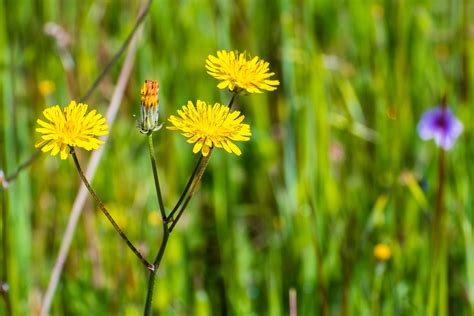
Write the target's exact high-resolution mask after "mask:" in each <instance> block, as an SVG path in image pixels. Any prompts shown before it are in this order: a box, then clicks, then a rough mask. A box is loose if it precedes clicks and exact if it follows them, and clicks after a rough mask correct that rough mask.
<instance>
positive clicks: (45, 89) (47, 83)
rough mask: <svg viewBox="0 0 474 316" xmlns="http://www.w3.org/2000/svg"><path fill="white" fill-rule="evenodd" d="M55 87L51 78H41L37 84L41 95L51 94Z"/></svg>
mask: <svg viewBox="0 0 474 316" xmlns="http://www.w3.org/2000/svg"><path fill="white" fill-rule="evenodd" d="M55 89H56V86H55V85H54V82H52V81H51V80H41V81H40V83H39V84H38V90H39V92H40V94H41V95H42V96H43V97H47V96H49V95H51V94H52V93H53V92H54V90H55Z"/></svg>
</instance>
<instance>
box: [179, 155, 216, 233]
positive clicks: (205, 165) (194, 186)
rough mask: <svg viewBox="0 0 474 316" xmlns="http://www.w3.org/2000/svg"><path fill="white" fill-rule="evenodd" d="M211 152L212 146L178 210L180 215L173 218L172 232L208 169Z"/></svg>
mask: <svg viewBox="0 0 474 316" xmlns="http://www.w3.org/2000/svg"><path fill="white" fill-rule="evenodd" d="M211 154H212V148H211V150H210V151H209V154H208V155H207V157H204V161H203V163H202V166H201V169H200V170H199V173H198V175H197V177H196V180H195V181H194V183H193V185H192V187H191V190H190V191H189V194H188V196H187V197H186V200H185V201H184V203H183V206H182V207H181V209H180V210H179V212H178V215H177V216H176V219H174V220H173V222H172V223H171V226H170V233H171V232H172V231H173V229H174V227H175V226H176V224H177V223H178V221H179V218H180V217H181V215H183V212H184V210H185V209H186V206H188V203H189V201H190V200H191V198H192V196H193V194H194V191H195V190H196V188H197V185H198V184H199V181H200V180H201V178H202V176H203V174H204V171H205V170H206V167H207V165H208V163H209V159H210V158H211Z"/></svg>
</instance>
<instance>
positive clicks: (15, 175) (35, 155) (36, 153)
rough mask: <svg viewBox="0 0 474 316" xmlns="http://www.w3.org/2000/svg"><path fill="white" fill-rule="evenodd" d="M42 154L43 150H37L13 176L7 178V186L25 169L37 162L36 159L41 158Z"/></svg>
mask: <svg viewBox="0 0 474 316" xmlns="http://www.w3.org/2000/svg"><path fill="white" fill-rule="evenodd" d="M40 153H41V149H37V150H36V151H35V152H34V153H33V154H32V155H31V156H30V157H28V158H27V159H26V160H25V161H24V162H22V163H21V164H20V165H19V166H18V167H17V168H16V170H15V171H14V172H13V173H12V174H11V175H9V176H7V177H5V181H6V182H7V184H8V183H9V182H11V181H13V180H15V178H16V177H18V175H19V174H20V172H21V171H22V170H23V169H25V168H27V167H28V166H29V165H31V164H32V163H33V161H35V160H36V158H38V157H39V155H40Z"/></svg>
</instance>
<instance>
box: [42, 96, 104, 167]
mask: <svg viewBox="0 0 474 316" xmlns="http://www.w3.org/2000/svg"><path fill="white" fill-rule="evenodd" d="M86 112H87V104H83V103H79V104H77V103H76V101H71V103H69V105H68V106H67V107H65V108H64V110H61V108H60V107H59V106H58V105H55V106H52V107H49V108H47V109H46V110H44V111H43V115H44V116H45V117H46V119H47V120H48V121H49V122H50V123H47V122H45V121H43V120H40V119H38V120H37V121H36V122H37V123H38V124H39V125H40V127H38V128H36V131H37V132H38V133H40V134H42V135H41V138H42V140H41V141H39V142H38V143H36V144H35V147H36V148H41V150H42V151H43V152H48V151H51V156H56V155H57V154H58V153H61V159H66V158H67V157H68V154H69V146H72V147H76V146H77V147H82V148H84V149H86V150H92V149H98V148H99V145H100V144H103V143H104V142H103V141H101V140H99V139H98V138H97V136H102V135H106V134H108V131H107V128H108V126H107V125H106V124H105V118H104V117H102V114H99V113H97V112H96V110H92V111H90V112H89V113H88V114H87V115H86Z"/></svg>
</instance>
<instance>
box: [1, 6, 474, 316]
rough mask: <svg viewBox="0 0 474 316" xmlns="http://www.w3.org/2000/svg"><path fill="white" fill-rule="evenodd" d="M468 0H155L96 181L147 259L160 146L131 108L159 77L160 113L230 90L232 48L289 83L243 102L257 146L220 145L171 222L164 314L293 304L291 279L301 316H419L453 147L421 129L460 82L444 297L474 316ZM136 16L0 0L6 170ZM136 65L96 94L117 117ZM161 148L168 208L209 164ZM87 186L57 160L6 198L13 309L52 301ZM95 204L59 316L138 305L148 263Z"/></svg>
mask: <svg viewBox="0 0 474 316" xmlns="http://www.w3.org/2000/svg"><path fill="white" fill-rule="evenodd" d="M473 8H474V7H473V6H472V4H470V3H469V1H461V0H452V1H443V0H434V1H410V0H404V1H375V0H371V1H356V0H350V1H329V0H324V1H321V0H313V1H311V0H299V1H296V0H280V1H263V0H254V1H249V0H238V1H209V0H188V1H164V0H155V1H154V3H153V6H152V9H151V11H150V15H149V16H148V17H147V19H146V22H145V25H144V29H143V33H142V35H141V40H140V45H139V49H138V53H137V57H136V62H135V68H134V70H133V73H132V78H131V80H130V81H129V83H128V86H127V89H126V92H125V99H124V101H123V103H122V105H121V109H120V112H119V114H118V117H117V120H116V121H115V122H114V125H113V128H112V130H111V138H110V139H109V141H108V143H107V144H106V150H105V156H104V157H103V159H102V161H101V163H100V167H99V170H98V172H97V174H96V176H95V179H94V182H93V183H92V185H93V186H94V187H95V189H96V191H97V192H98V194H99V196H100V197H101V199H102V200H103V201H104V202H105V204H106V205H107V206H108V207H109V208H110V210H111V213H112V214H113V216H114V217H116V218H117V222H118V223H119V224H120V225H122V227H123V229H124V231H125V232H126V233H127V235H128V236H129V238H130V239H131V240H133V241H134V243H136V244H138V245H139V247H140V249H142V250H143V251H144V253H145V254H146V257H147V258H150V260H151V259H152V257H153V256H154V255H155V253H156V250H157V248H158V246H159V241H160V238H161V236H162V231H161V223H159V222H158V223H157V222H156V218H159V216H155V215H157V214H158V205H157V204H156V197H155V196H154V187H153V175H152V173H151V170H150V168H149V167H150V163H149V157H148V153H147V147H146V141H147V140H146V137H145V136H144V135H142V134H140V133H139V132H138V130H137V129H136V120H135V118H133V116H132V115H134V114H136V115H138V114H139V89H140V86H141V84H142V83H143V81H144V80H145V79H154V80H157V81H158V82H159V84H160V113H161V114H160V116H161V118H162V120H163V121H164V122H165V124H167V122H166V118H167V117H168V116H169V115H170V114H172V113H174V112H175V111H176V109H178V108H180V107H181V106H182V105H184V104H185V103H186V102H187V101H188V100H193V101H195V100H196V99H201V100H205V101H207V102H222V103H227V102H228V101H229V99H230V93H228V92H226V91H220V90H218V89H217V88H216V85H217V82H216V80H214V79H213V78H211V77H210V76H209V75H207V74H206V71H205V68H204V62H205V59H206V58H207V56H208V55H209V54H215V52H216V50H218V49H238V50H241V51H244V50H245V51H247V52H248V53H249V54H251V55H258V56H260V57H261V58H263V59H265V60H267V61H269V62H270V65H271V69H272V70H273V71H274V72H275V73H276V77H277V79H279V80H280V82H281V85H280V86H279V88H278V90H276V91H274V92H267V93H264V94H262V95H249V96H244V97H241V98H239V99H238V102H237V105H236V107H237V108H238V109H239V110H241V111H242V112H243V114H244V115H245V116H246V119H247V120H248V121H249V122H250V124H251V130H252V134H253V135H252V140H251V142H249V143H246V144H242V152H243V154H242V156H240V157H235V156H229V155H227V154H226V153H225V152H218V151H216V152H215V154H214V155H213V157H212V158H211V161H210V166H209V168H208V169H207V170H206V173H205V175H204V177H203V180H202V182H201V184H200V187H199V189H198V191H197V194H196V195H195V196H194V197H193V199H192V200H191V203H190V205H189V207H188V209H187V210H186V212H185V214H184V216H183V218H182V220H181V221H180V222H179V224H178V225H177V229H176V230H174V231H173V233H172V234H171V237H170V244H169V245H168V248H167V252H166V253H165V257H164V261H163V262H162V265H161V267H160V271H158V274H157V279H156V287H155V294H154V300H153V305H154V309H155V310H156V311H157V312H158V311H159V312H160V315H185V314H192V315H194V314H195V315H224V314H228V315H282V314H288V310H289V302H288V301H289V291H290V289H291V288H294V289H295V290H296V293H297V302H298V311H299V313H300V314H301V315H325V313H330V314H333V313H334V314H342V315H370V314H372V315H377V314H380V315H424V314H425V313H426V304H427V297H428V294H429V293H428V292H429V291H428V284H429V280H430V276H429V272H430V266H431V264H432V263H431V262H430V228H431V220H432V216H433V211H434V204H435V200H436V196H435V195H436V185H437V182H436V181H437V180H436V173H437V170H436V166H437V157H438V151H437V149H436V147H435V145H434V144H433V143H432V142H422V141H421V140H420V139H419V138H418V136H417V134H416V123H417V120H418V118H419V117H420V115H421V113H422V112H423V111H424V110H425V109H426V108H428V107H431V106H433V105H435V104H437V103H438V102H439V100H440V98H441V96H442V95H443V94H444V93H447V96H448V102H449V103H450V104H451V105H452V106H453V108H454V110H455V112H456V114H457V116H458V117H459V118H460V120H461V121H462V122H463V124H464V128H465V130H464V134H463V136H462V137H461V138H460V139H459V141H458V143H457V144H456V145H455V147H454V149H453V150H452V151H450V152H448V154H447V161H448V166H447V172H448V177H447V192H446V199H445V205H446V214H447V216H446V226H447V229H448V233H447V237H446V238H447V241H446V244H447V267H448V271H447V277H448V279H449V282H448V284H447V286H448V289H447V291H448V297H447V300H448V301H447V302H448V309H449V314H450V315H471V314H472V313H474V268H473V267H474V232H473V225H474V211H473V208H472V206H473V199H472V188H473V187H474V184H473V181H474V170H473V168H472V166H471V165H470V163H471V162H472V160H471V159H472V157H473V154H474V144H473V142H472V141H471V138H472V122H473V121H474V120H473V115H474V114H473V111H472V110H471V107H472V105H473V98H472V93H471V91H472V88H473V87H474V86H473V79H474V78H473V76H474V41H473V39H472V34H471V33H472V28H473V25H472V23H471V22H470V21H471V20H470V18H472V17H473V14H474V12H473ZM138 10H139V3H138V1H105V0H103V1H92V0H86V1H59V0H48V1H17V3H16V4H15V5H13V2H10V1H4V4H2V5H0V17H1V18H0V82H1V84H0V104H1V107H2V108H1V111H0V117H1V120H0V121H1V124H2V125H1V134H0V145H1V148H2V149H1V154H0V162H1V166H2V169H4V170H5V171H6V173H7V174H10V173H11V172H12V171H13V170H14V168H15V166H17V165H18V164H19V163H20V162H21V161H23V160H24V159H26V158H27V157H28V156H29V155H30V154H31V153H32V152H33V151H34V148H33V143H34V142H35V140H37V139H38V135H37V134H36V133H35V131H34V129H35V124H36V123H35V121H36V118H37V117H39V115H40V113H41V112H42V110H43V109H44V108H45V107H46V106H49V105H54V104H61V105H67V104H68V103H69V100H70V99H77V98H79V97H80V96H81V95H82V94H83V93H84V92H85V90H86V89H87V87H88V86H89V85H90V84H91V83H92V82H93V80H94V79H95V77H96V76H97V75H98V74H99V72H100V70H101V69H102V68H103V66H104V65H105V63H106V62H107V61H108V60H110V57H111V56H112V55H113V53H114V52H115V51H116V50H117V48H118V47H119V46H120V45H121V43H122V41H123V39H124V38H125V37H126V35H127V34H128V32H129V31H130V29H131V28H132V26H133V22H134V20H135V17H136V15H137V12H138ZM47 22H54V23H57V24H58V25H59V26H61V27H62V28H64V30H65V32H67V34H69V36H70V43H69V44H68V46H66V48H65V49H66V50H67V51H69V54H70V56H71V58H72V60H73V61H74V66H73V68H72V69H71V70H69V71H65V69H64V67H63V61H64V60H63V59H62V58H64V56H63V57H61V54H63V53H64V52H61V50H60V49H59V48H58V45H57V43H56V41H55V40H54V39H53V38H52V37H50V36H48V35H46V34H45V32H43V29H44V25H45V24H46V23H47ZM122 62H123V58H122V59H120V61H119V63H118V64H117V65H115V66H114V67H113V69H112V71H111V72H110V73H109V75H108V76H107V77H106V78H105V80H104V81H103V82H102V83H101V84H100V86H99V89H98V90H97V91H96V92H95V93H94V95H93V97H92V99H90V100H89V101H88V104H90V105H91V106H92V107H94V108H97V109H99V110H100V111H101V112H102V113H104V111H105V109H106V106H107V104H108V101H109V100H110V97H111V94H112V90H113V85H114V84H115V82H116V79H117V77H118V72H119V69H120V64H121V63H122ZM44 80H50V81H52V82H54V85H55V90H54V91H53V92H52V94H50V95H42V94H41V92H40V91H39V90H38V85H39V84H40V82H41V81H44ZM68 87H69V88H68ZM155 143H156V145H157V147H156V149H157V158H158V161H157V163H158V166H159V173H160V182H161V185H162V192H163V197H164V200H165V206H166V208H167V209H168V210H169V209H171V208H172V207H173V205H174V203H175V202H176V201H177V199H178V197H179V195H180V193H181V190H182V189H183V188H184V186H185V184H186V181H187V179H188V177H189V175H190V173H191V170H192V168H193V165H194V162H195V160H196V159H197V156H196V155H194V154H193V153H192V152H191V148H192V145H190V144H187V143H186V142H184V141H183V138H181V136H179V135H178V133H174V132H172V131H168V130H166V129H164V128H163V129H162V130H161V131H160V132H158V133H157V134H155ZM79 155H80V156H81V157H80V158H81V160H82V161H85V160H86V159H87V157H88V156H89V154H88V153H85V152H79ZM419 183H420V184H423V185H419ZM78 185H79V177H78V176H77V173H76V172H75V170H74V166H73V163H72V160H68V161H60V160H59V159H55V158H52V157H50V156H46V155H44V156H42V157H41V158H40V159H38V160H37V161H36V162H35V164H34V165H33V166H32V167H31V168H30V169H29V170H28V171H27V172H24V173H23V174H22V175H21V176H20V177H19V178H18V180H17V181H15V182H14V183H13V184H12V185H11V186H10V187H9V188H8V190H7V191H5V198H6V202H7V209H6V210H7V211H8V222H7V223H6V224H5V225H2V228H3V229H5V228H7V230H8V240H9V248H8V249H3V248H2V249H1V251H2V252H5V251H7V253H8V259H9V260H8V279H9V283H10V287H11V292H10V295H11V299H12V303H13V307H14V310H15V311H17V314H20V315H22V314H35V313H36V312H37V311H38V310H39V307H40V304H41V297H42V296H43V295H44V291H45V289H46V287H47V284H48V280H49V276H50V272H51V269H52V266H53V264H54V260H55V258H56V256H57V253H58V250H59V244H60V242H61V236H62V234H63V232H64V229H65V226H66V223H67V218H68V215H69V212H70V209H71V206H72V203H73V201H74V198H75V195H76V192H77V190H78ZM89 201H90V202H89V203H87V204H86V211H85V212H84V213H83V215H82V220H81V221H80V224H79V227H78V228H79V229H78V230H77V232H76V235H75V237H74V242H73V245H72V248H71V252H70V254H69V256H68V259H67V262H66V267H65V271H64V273H63V275H62V278H61V281H60V285H59V289H58V291H57V293H56V296H55V299H54V304H53V309H52V314H53V315H140V314H141V313H142V306H143V304H144V300H145V293H146V282H147V273H146V271H144V269H143V267H142V266H141V265H140V263H139V261H138V260H137V258H136V257H134V255H133V254H132V253H130V252H129V250H128V249H127V248H126V246H124V244H123V243H122V241H121V240H120V238H119V237H118V236H117V235H116V233H115V231H114V230H113V228H112V227H111V226H110V224H109V223H108V222H107V221H106V220H105V219H104V218H103V214H101V213H100V211H99V210H98V209H97V208H96V206H95V205H94V203H93V202H92V199H89ZM380 242H382V243H386V244H388V245H389V246H390V248H391V250H392V258H391V259H390V260H389V261H388V262H385V263H381V262H377V261H376V259H375V258H374V256H373V247H374V246H375V245H376V244H377V243H380ZM2 269H3V267H2ZM0 277H3V276H0ZM2 308H3V306H2V305H0V314H2V315H3V310H2Z"/></svg>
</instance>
